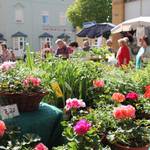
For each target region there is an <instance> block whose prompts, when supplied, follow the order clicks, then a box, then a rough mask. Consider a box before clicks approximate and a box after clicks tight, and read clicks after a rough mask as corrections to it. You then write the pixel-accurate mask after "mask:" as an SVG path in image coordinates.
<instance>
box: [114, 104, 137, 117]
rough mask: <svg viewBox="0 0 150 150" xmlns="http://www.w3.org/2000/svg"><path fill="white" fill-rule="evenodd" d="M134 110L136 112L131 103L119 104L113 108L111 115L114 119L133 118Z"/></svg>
mask: <svg viewBox="0 0 150 150" xmlns="http://www.w3.org/2000/svg"><path fill="white" fill-rule="evenodd" d="M135 112H136V110H135V108H134V107H133V106H131V105H127V106H121V107H118V108H115V109H114V111H113V116H114V117H115V118H116V119H129V118H135Z"/></svg>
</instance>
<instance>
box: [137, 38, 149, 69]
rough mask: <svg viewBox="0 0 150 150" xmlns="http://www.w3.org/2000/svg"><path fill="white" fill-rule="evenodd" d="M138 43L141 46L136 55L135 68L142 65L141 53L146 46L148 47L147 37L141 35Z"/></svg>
mask: <svg viewBox="0 0 150 150" xmlns="http://www.w3.org/2000/svg"><path fill="white" fill-rule="evenodd" d="M139 43H140V45H141V48H140V49H139V51H138V54H137V55H136V69H140V68H141V67H142V60H143V55H144V54H145V52H146V48H147V47H148V38H147V37H142V38H141V39H140V42H139Z"/></svg>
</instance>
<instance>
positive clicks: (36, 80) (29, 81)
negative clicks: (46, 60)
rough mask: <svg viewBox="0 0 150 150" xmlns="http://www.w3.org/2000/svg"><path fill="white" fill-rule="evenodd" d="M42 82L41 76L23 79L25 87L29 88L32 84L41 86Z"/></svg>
mask: <svg viewBox="0 0 150 150" xmlns="http://www.w3.org/2000/svg"><path fill="white" fill-rule="evenodd" d="M40 84H41V79H39V78H35V77H32V76H30V77H27V78H26V79H25V80H24V81H23V85H24V87H26V88H28V87H29V86H30V85H31V86H34V87H39V86H40Z"/></svg>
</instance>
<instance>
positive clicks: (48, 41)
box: [40, 37, 52, 48]
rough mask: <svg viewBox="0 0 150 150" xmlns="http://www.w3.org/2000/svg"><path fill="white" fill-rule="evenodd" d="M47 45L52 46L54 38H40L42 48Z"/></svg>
mask: <svg viewBox="0 0 150 150" xmlns="http://www.w3.org/2000/svg"><path fill="white" fill-rule="evenodd" d="M45 43H49V45H50V46H51V45H52V38H50V37H44V38H40V47H41V48H43V47H44V44H45Z"/></svg>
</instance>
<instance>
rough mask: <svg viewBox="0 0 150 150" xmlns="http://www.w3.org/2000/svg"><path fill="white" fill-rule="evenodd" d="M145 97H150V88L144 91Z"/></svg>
mask: <svg viewBox="0 0 150 150" xmlns="http://www.w3.org/2000/svg"><path fill="white" fill-rule="evenodd" d="M144 98H150V90H147V91H146V92H145V93H144Z"/></svg>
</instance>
